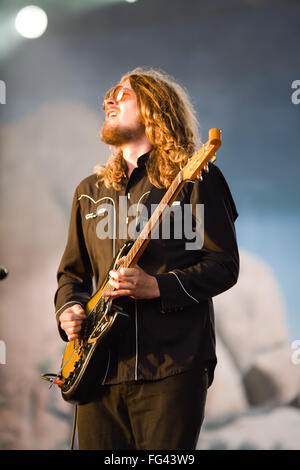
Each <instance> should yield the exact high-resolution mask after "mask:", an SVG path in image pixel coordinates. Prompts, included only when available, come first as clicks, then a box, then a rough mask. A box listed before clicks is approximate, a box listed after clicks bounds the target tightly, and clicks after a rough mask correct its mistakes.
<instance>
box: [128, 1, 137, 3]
mask: <svg viewBox="0 0 300 470" xmlns="http://www.w3.org/2000/svg"><path fill="white" fill-rule="evenodd" d="M136 1H137V0H126V2H128V3H135V2H136Z"/></svg>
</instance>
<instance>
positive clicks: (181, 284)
mask: <svg viewBox="0 0 300 470" xmlns="http://www.w3.org/2000/svg"><path fill="white" fill-rule="evenodd" d="M147 157H148V154H145V155H143V156H141V157H140V158H139V159H138V166H137V168H135V169H134V170H133V172H132V174H131V175H130V178H129V180H128V182H127V185H126V186H124V187H123V188H122V190H121V191H116V190H114V189H107V188H106V187H105V186H104V184H103V183H100V185H99V188H98V187H97V186H96V182H97V176H96V175H91V176H88V177H87V178H85V179H84V180H83V181H81V183H80V184H79V185H78V186H77V188H76V191H75V194H74V199H73V205H72V210H71V218H70V225H69V232H68V238H67V244H66V248H65V251H64V253H63V256H62V259H61V262H60V266H59V268H58V273H57V279H58V288H57V291H56V294H55V308H56V318H57V322H58V327H59V331H60V334H61V337H62V339H63V340H65V341H67V336H66V334H65V332H64V331H63V330H62V329H61V328H60V325H59V316H60V314H61V313H62V312H63V311H64V310H65V309H66V308H67V307H70V306H72V305H73V304H75V303H79V304H81V305H82V306H83V307H85V305H86V303H87V302H88V300H89V299H90V297H91V296H92V295H93V293H95V291H97V290H99V289H100V287H101V285H102V283H103V281H104V279H105V277H106V275H107V273H108V271H109V269H110V268H111V263H112V260H113V258H114V257H115V255H116V254H117V252H118V250H119V249H120V248H121V247H122V245H123V244H124V242H125V241H126V239H130V238H134V236H135V233H134V228H136V229H137V230H141V228H142V224H143V222H144V221H145V220H146V219H147V215H148V216H149V215H151V208H153V207H155V204H158V203H159V202H160V201H161V199H162V197H163V195H164V194H165V192H166V190H165V189H157V188H154V187H153V186H152V185H151V183H150V182H149V179H148V177H147V171H146V167H145V161H146V159H147ZM120 196H121V197H120ZM142 205H144V206H145V207H146V208H148V212H144V211H143V212H141V207H142ZM188 211H190V214H192V216H191V217H189V213H188ZM145 215H146V217H145ZM237 215H238V214H237V211H236V207H235V204H234V201H233V199H232V196H231V193H230V190H229V188H228V185H227V183H226V181H225V179H224V176H223V175H222V173H221V171H220V170H219V168H218V167H217V166H216V165H214V164H209V172H208V173H207V174H204V177H203V181H202V182H200V181H198V180H196V181H194V182H192V181H187V182H185V184H184V186H183V188H182V189H181V191H180V192H179V194H178V196H177V197H176V200H175V201H174V202H173V205H172V207H171V209H170V211H169V216H168V218H166V221H167V223H165V224H164V228H163V226H161V227H160V229H159V231H158V232H156V235H155V234H154V235H153V238H152V239H151V241H150V242H149V244H148V246H147V248H146V250H145V251H144V253H143V254H142V256H141V258H140V260H139V262H138V265H139V266H140V267H141V268H143V269H144V270H145V271H146V272H147V273H149V274H151V275H154V276H155V277H156V279H157V281H158V285H159V289H160V297H159V298H156V299H151V300H135V299H132V298H130V299H129V301H128V303H127V304H126V309H127V313H129V322H128V326H127V327H126V330H125V331H124V334H122V336H121V337H120V339H119V341H117V342H116V344H115V345H114V347H113V348H112V351H111V361H110V365H109V369H108V374H107V377H106V383H107V384H114V383H121V382H126V381H136V380H157V379H161V378H164V377H167V376H170V375H173V374H177V373H180V372H183V371H185V370H189V369H193V368H201V367H204V366H206V367H208V371H209V384H211V383H212V380H213V374H214V368H215V365H216V362H217V358H216V352H215V326H214V311H213V302H212V298H213V297H214V296H216V295H218V294H220V293H222V292H224V291H225V290H227V289H229V288H230V287H232V286H233V285H234V284H235V283H236V281H237V278H238V272H239V254H238V248H237V242H236V235H235V227H234V221H235V219H236V218H237ZM200 219H201V220H200ZM190 220H192V230H194V232H191V230H190V228H191V227H189V223H188V222H189V221H190ZM163 221H164V219H163ZM186 225H187V226H186ZM197 230H198V231H199V233H202V234H204V239H203V240H202V237H201V236H199V238H198V242H197V243H196V238H194V239H193V238H192V235H193V234H196V232H197ZM201 240H202V241H203V244H202V242H201Z"/></svg>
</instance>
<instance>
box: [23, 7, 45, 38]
mask: <svg viewBox="0 0 300 470" xmlns="http://www.w3.org/2000/svg"><path fill="white" fill-rule="evenodd" d="M47 25H48V18H47V15H46V13H45V12H44V10H42V9H41V8H40V7H37V6H35V5H29V6H27V7H25V8H22V10H20V11H19V13H18V14H17V16H16V20H15V26H16V30H17V31H18V33H19V34H20V35H21V36H23V37H24V38H29V39H34V38H38V37H40V36H42V34H44V32H45V31H46V29H47Z"/></svg>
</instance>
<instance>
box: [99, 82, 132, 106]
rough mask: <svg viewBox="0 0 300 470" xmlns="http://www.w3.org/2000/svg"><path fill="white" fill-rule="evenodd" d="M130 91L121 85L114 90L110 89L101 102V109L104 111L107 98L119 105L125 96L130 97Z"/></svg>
mask: <svg viewBox="0 0 300 470" xmlns="http://www.w3.org/2000/svg"><path fill="white" fill-rule="evenodd" d="M130 94H131V90H129V88H124V87H122V86H121V85H118V86H115V87H114V88H111V89H110V90H108V92H107V93H106V95H105V98H104V102H103V109H105V103H106V101H107V100H108V99H109V98H113V99H114V101H116V102H117V103H119V102H120V101H122V100H123V99H124V97H125V96H126V95H130Z"/></svg>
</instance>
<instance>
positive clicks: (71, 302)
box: [55, 300, 83, 316]
mask: <svg viewBox="0 0 300 470" xmlns="http://www.w3.org/2000/svg"><path fill="white" fill-rule="evenodd" d="M68 304H73V305H75V304H79V305H81V307H82V308H83V305H82V303H81V302H78V301H77V300H70V301H69V302H66V303H65V304H64V305H63V306H62V307H60V308H59V309H58V310H57V311H56V312H55V316H56V315H57V314H58V312H60V311H61V309H62V308H64V307H65V306H66V305H68Z"/></svg>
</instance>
